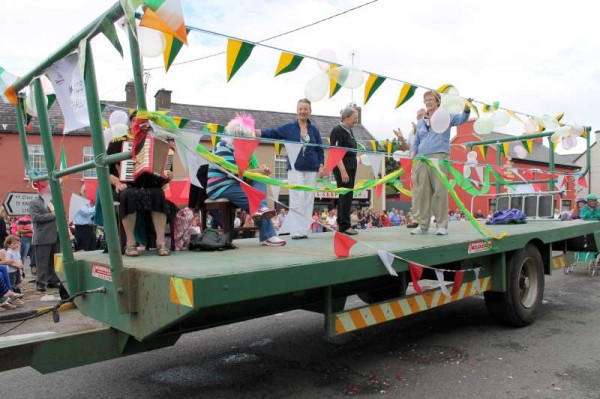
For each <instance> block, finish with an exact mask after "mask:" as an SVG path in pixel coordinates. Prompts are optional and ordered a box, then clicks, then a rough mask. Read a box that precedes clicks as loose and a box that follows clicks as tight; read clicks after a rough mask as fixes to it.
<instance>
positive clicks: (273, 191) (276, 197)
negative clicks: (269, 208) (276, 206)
mask: <svg viewBox="0 0 600 399" xmlns="http://www.w3.org/2000/svg"><path fill="white" fill-rule="evenodd" d="M269 187H270V188H271V195H272V196H273V200H274V201H275V202H277V201H279V192H280V191H281V187H279V186H269Z"/></svg>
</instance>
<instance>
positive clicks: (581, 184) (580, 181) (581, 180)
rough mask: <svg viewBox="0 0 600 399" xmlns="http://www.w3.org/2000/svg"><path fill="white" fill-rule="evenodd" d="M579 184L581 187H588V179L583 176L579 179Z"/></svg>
mask: <svg viewBox="0 0 600 399" xmlns="http://www.w3.org/2000/svg"><path fill="white" fill-rule="evenodd" d="M577 184H578V185H579V186H581V187H585V188H587V186H588V184H587V181H586V180H585V177H584V176H581V177H580V178H579V179H577Z"/></svg>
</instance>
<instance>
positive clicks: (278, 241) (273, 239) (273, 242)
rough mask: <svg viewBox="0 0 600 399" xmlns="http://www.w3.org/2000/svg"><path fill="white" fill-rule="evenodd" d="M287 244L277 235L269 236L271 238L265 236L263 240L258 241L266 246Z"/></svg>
mask: <svg viewBox="0 0 600 399" xmlns="http://www.w3.org/2000/svg"><path fill="white" fill-rule="evenodd" d="M285 244H287V243H286V242H285V240H282V239H281V238H279V237H271V238H267V239H266V240H265V241H262V242H261V243H260V245H266V246H268V247H281V246H283V245H285Z"/></svg>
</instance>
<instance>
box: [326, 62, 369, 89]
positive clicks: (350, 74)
mask: <svg viewBox="0 0 600 399" xmlns="http://www.w3.org/2000/svg"><path fill="white" fill-rule="evenodd" d="M329 76H330V77H331V79H333V80H335V81H336V82H337V83H338V84H339V85H340V86H343V87H345V88H347V89H357V88H359V87H360V86H361V85H362V84H363V81H364V76H363V72H362V71H361V70H360V69H358V68H355V67H346V66H341V67H337V68H332V69H330V70H329Z"/></svg>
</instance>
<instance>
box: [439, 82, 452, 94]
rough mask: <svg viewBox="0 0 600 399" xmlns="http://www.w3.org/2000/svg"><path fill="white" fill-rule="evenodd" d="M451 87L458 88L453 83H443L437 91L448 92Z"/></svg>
mask: <svg viewBox="0 0 600 399" xmlns="http://www.w3.org/2000/svg"><path fill="white" fill-rule="evenodd" d="M450 89H456V88H455V87H454V86H453V85H451V84H443V85H441V86H440V88H439V89H437V90H436V91H437V92H438V93H446V92H447V91H448V90H450Z"/></svg>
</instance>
